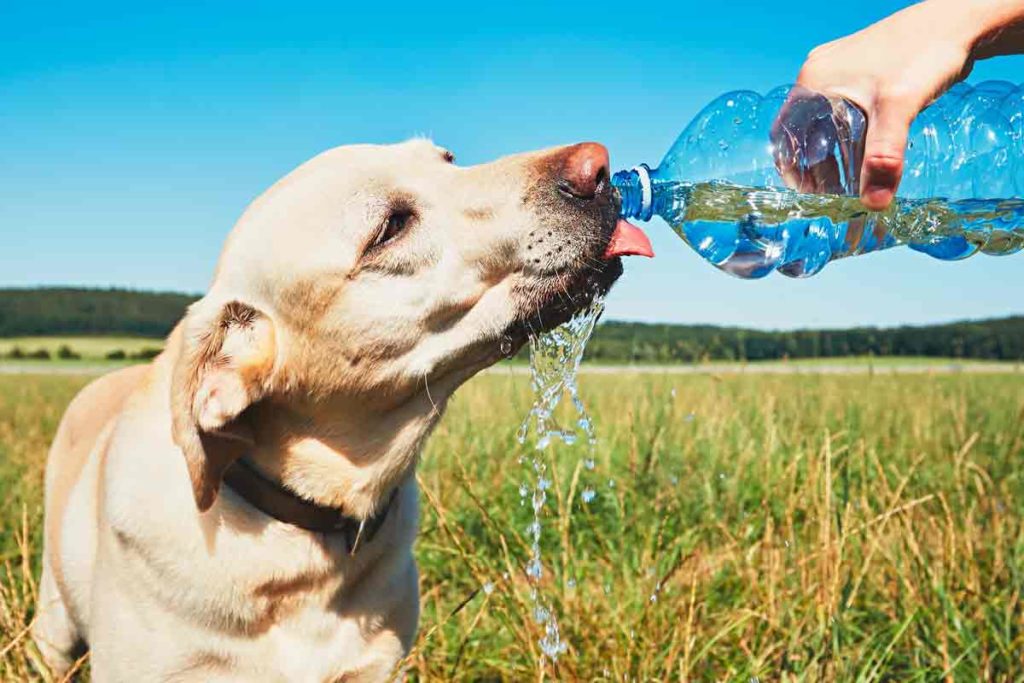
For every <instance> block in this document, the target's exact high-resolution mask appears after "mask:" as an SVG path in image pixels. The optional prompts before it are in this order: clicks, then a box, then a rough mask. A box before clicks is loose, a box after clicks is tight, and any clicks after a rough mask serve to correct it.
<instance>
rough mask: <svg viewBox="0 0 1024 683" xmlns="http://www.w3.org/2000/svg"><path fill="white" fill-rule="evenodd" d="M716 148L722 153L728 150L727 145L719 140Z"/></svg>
mask: <svg viewBox="0 0 1024 683" xmlns="http://www.w3.org/2000/svg"><path fill="white" fill-rule="evenodd" d="M718 148H719V149H720V150H722V151H723V152H724V151H726V150H728V149H729V143H728V142H727V141H725V140H719V141H718Z"/></svg>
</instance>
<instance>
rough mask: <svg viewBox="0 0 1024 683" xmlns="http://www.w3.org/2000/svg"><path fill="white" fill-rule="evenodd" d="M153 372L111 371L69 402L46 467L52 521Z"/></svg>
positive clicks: (140, 369)
mask: <svg viewBox="0 0 1024 683" xmlns="http://www.w3.org/2000/svg"><path fill="white" fill-rule="evenodd" d="M150 372H151V366H149V365H133V366H131V367H127V368H122V369H120V370H116V371H114V372H111V373H109V374H107V375H104V376H102V377H100V378H98V379H96V380H94V381H92V382H90V383H89V384H88V385H86V387H85V388H84V389H82V390H81V391H80V392H78V395H76V396H75V398H74V399H73V400H72V401H71V403H70V404H69V405H68V408H67V410H66V411H65V412H64V417H63V418H62V419H61V422H60V426H59V427H58V429H57V435H56V437H55V438H54V440H53V445H52V447H51V448H50V457H49V462H48V463H47V466H46V479H47V486H46V488H47V508H48V510H47V518H48V520H51V521H52V522H54V523H57V522H58V520H60V518H61V511H62V509H63V506H64V501H65V500H66V498H67V496H68V494H69V493H70V491H71V489H73V488H74V486H75V484H76V483H77V482H78V479H79V477H80V475H81V473H82V468H83V467H84V466H85V463H86V461H87V460H88V459H89V454H90V453H92V451H93V448H94V446H95V444H96V440H97V439H98V438H99V437H100V435H101V434H102V433H103V431H104V429H105V428H106V427H107V426H108V425H109V424H110V423H111V421H112V420H113V419H114V418H115V417H116V416H117V415H118V413H119V412H120V411H121V409H122V408H123V407H124V404H125V402H126V401H127V400H128V397H129V396H131V395H132V393H133V392H135V391H136V390H137V389H138V388H139V387H141V386H142V385H143V384H144V383H145V382H146V381H147V378H148V376H149V373H150ZM55 508H56V509H55Z"/></svg>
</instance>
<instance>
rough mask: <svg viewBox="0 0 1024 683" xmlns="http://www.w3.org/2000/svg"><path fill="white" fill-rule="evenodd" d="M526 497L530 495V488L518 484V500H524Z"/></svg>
mask: <svg viewBox="0 0 1024 683" xmlns="http://www.w3.org/2000/svg"><path fill="white" fill-rule="evenodd" d="M528 495H530V487H529V486H527V485H526V484H520V485H519V497H520V498H526V497H527V496H528Z"/></svg>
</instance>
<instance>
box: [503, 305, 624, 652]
mask: <svg viewBox="0 0 1024 683" xmlns="http://www.w3.org/2000/svg"><path fill="white" fill-rule="evenodd" d="M603 312H604V300H603V299H602V298H601V297H597V298H595V299H594V302H593V303H592V304H591V305H590V307H588V308H587V309H586V310H584V311H581V312H580V313H578V314H577V315H576V316H575V317H573V318H572V320H570V321H569V322H567V323H565V324H564V325H562V326H561V327H558V328H556V329H554V330H552V331H551V332H548V333H546V334H543V335H541V336H538V337H531V339H530V371H531V378H532V382H531V383H532V386H533V392H534V404H533V407H532V408H531V409H530V412H529V414H528V415H527V416H526V419H525V420H524V421H523V424H522V426H521V427H520V428H519V433H518V439H519V443H520V444H524V445H526V444H527V443H528V442H529V445H530V446H531V448H530V451H529V453H528V454H527V455H524V456H522V457H521V458H520V463H521V464H522V465H524V466H525V467H526V468H528V474H527V476H528V479H529V481H526V482H524V483H523V484H522V485H521V486H520V488H519V495H520V497H521V498H522V499H523V501H524V502H528V503H529V505H530V506H531V508H532V510H533V518H532V520H531V522H530V524H529V525H528V526H527V529H526V531H527V536H528V537H529V539H530V559H529V561H528V562H527V564H526V574H527V577H528V578H529V580H530V598H531V600H532V602H533V618H534V620H535V621H536V622H537V623H538V624H540V625H542V626H543V627H544V636H543V637H542V638H541V639H540V642H539V643H538V645H539V646H540V650H541V653H542V657H547V658H550V659H552V660H557V659H558V657H559V655H561V654H563V653H564V652H565V650H566V643H565V641H563V640H562V636H561V633H560V632H559V628H558V615H557V614H556V613H555V610H554V609H553V608H552V606H551V603H550V601H549V600H547V599H545V597H544V596H543V594H542V593H541V590H540V583H541V579H542V578H543V575H544V561H543V557H542V553H541V538H542V537H543V534H544V516H545V508H546V506H547V502H548V492H549V490H550V489H551V485H552V481H551V473H550V472H549V471H548V465H547V462H546V457H545V455H546V451H547V450H548V449H549V448H550V447H552V446H553V445H554V443H555V442H558V441H560V442H562V443H564V444H566V445H570V446H571V445H573V444H577V443H579V442H580V439H581V438H582V439H583V444H582V445H584V446H585V454H584V455H583V456H582V457H583V464H584V466H585V467H586V468H587V469H588V470H593V469H594V458H593V455H594V447H595V445H596V443H597V437H596V436H595V433H594V426H593V423H592V422H591V420H590V416H589V415H587V411H586V408H585V407H584V405H583V401H582V400H581V399H580V395H579V390H578V386H577V373H578V371H579V367H580V362H581V361H582V360H583V351H584V349H585V348H586V345H587V342H588V341H589V340H590V337H591V335H592V334H593V333H594V328H595V326H596V325H597V321H598V319H600V317H601V314H602V313H603ZM566 395H568V396H569V398H570V401H571V403H572V408H573V413H574V416H575V419H574V423H573V424H572V425H571V426H569V427H563V426H561V425H560V424H559V423H558V422H557V421H556V419H555V409H556V408H557V407H558V405H559V404H560V403H561V402H562V399H563V398H564V397H565V396H566ZM596 495H597V494H596V492H595V491H594V489H593V488H591V487H589V486H587V487H585V488H584V489H583V491H582V492H581V493H580V499H581V500H582V501H583V502H584V503H590V502H591V501H592V500H593V499H594V497H595V496H596ZM569 581H570V582H571V581H572V579H569Z"/></svg>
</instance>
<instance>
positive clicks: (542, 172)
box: [33, 140, 649, 683]
mask: <svg viewBox="0 0 1024 683" xmlns="http://www.w3.org/2000/svg"><path fill="white" fill-rule="evenodd" d="M616 216H617V199H616V197H615V193H614V190H613V189H612V188H611V186H610V184H609V178H608V157H607V152H606V151H605V149H604V148H603V147H601V146H600V145H596V144H593V143H585V144H581V145H575V146H571V147H565V148H559V149H555V150H547V151H543V152H536V153H531V154H523V155H519V156H514V157H509V158H505V159H501V160H499V161H496V162H494V163H490V164H485V165H480V166H475V167H467V168H461V167H458V166H456V165H455V164H454V163H453V158H452V155H451V154H450V153H449V152H447V151H445V150H443V149H440V148H438V147H436V146H434V145H433V144H432V143H430V142H428V141H425V140H414V141H410V142H407V143H404V144H399V145H394V146H353V147H342V148H338V149H334V150H331V151H329V152H326V153H325V154H322V155H320V156H318V157H316V158H315V159H313V160H311V161H309V162H307V163H306V164H304V165H302V166H300V167H299V168H298V169H296V170H295V171H294V172H292V173H290V174H289V175H288V176H286V177H285V178H284V179H282V180H281V181H280V182H278V183H277V184H276V185H274V186H273V187H272V188H270V190H269V191H267V192H266V193H265V194H263V195H262V196H261V197H259V198H258V199H256V201H255V202H253V204H252V205H251V206H250V207H249V208H248V210H247V211H246V212H245V213H244V215H243V216H242V217H241V219H240V220H239V221H238V224H237V225H236V226H235V228H234V230H233V231H232V233H231V234H230V236H229V237H228V239H227V243H226V244H225V246H224V250H223V253H222V256H221V258H220V262H219V264H218V267H217V270H216V273H215V276H214V279H213V283H212V285H211V287H210V290H209V293H208V294H207V295H206V296H204V297H203V298H202V299H201V300H199V301H198V302H196V303H195V304H194V305H192V306H191V307H190V308H189V310H188V312H187V314H186V316H185V318H184V319H183V320H182V322H181V323H180V324H179V325H178V327H177V328H176V329H175V330H174V332H173V333H172V334H171V336H170V338H169V339H168V343H167V349H166V351H165V352H164V353H163V355H161V356H160V357H159V358H157V359H156V360H155V361H154V363H153V364H152V365H149V366H140V367H132V368H128V369H124V370H120V371H118V372H115V373H112V374H110V375H107V376H105V377H103V378H101V379H99V380H97V381H95V382H94V383H92V384H91V385H89V386H88V387H86V388H85V389H84V390H83V391H82V392H81V393H80V394H79V395H78V397H77V398H75V400H74V402H73V403H72V404H71V406H70V407H69V408H68V410H67V413H66V415H65V416H64V419H63V421H62V423H61V425H60V428H59V430H58V432H57V436H56V438H55V440H54V443H53V447H52V450H51V453H50V458H49V462H48V465H47V471H46V526H45V553H44V560H43V576H42V581H41V588H40V598H39V605H38V614H37V617H36V621H35V624H34V628H33V633H34V637H35V640H36V643H37V644H38V646H39V647H40V649H41V650H42V652H43V654H44V656H45V658H46V660H47V662H48V663H49V664H50V665H51V666H52V668H53V669H54V670H55V671H57V672H62V671H66V670H67V668H68V667H69V666H70V664H71V663H72V661H73V660H74V659H75V658H76V657H77V656H80V655H81V654H82V653H83V652H84V651H85V649H86V648H88V649H89V650H90V652H91V666H92V671H93V676H94V678H95V680H98V681H104V682H105V681H130V682H133V683H138V682H141V681H289V682H294V681H364V680H366V681H376V680H382V679H386V678H388V677H389V676H390V675H391V674H392V672H393V670H394V668H395V666H396V664H397V663H398V662H399V660H400V659H401V657H402V656H403V654H404V653H405V652H407V651H408V649H409V647H410V645H411V643H412V640H413V637H414V634H415V631H416V625H417V618H418V598H419V591H418V586H417V574H416V566H415V564H414V562H413V555H412V544H413V538H414V535H415V533H416V524H417V509H416V508H417V492H416V485H415V480H414V477H413V476H412V475H413V469H414V467H415V464H416V460H417V456H418V454H419V452H420V450H421V448H422V446H423V443H424V440H425V439H426V438H427V435H428V434H429V433H430V431H431V429H432V428H433V427H434V425H435V424H436V423H437V420H438V418H439V417H440V415H441V412H442V410H443V409H444V406H445V402H446V401H447V399H448V398H449V396H451V394H452V392H453V391H454V390H455V389H456V388H457V387H458V386H459V385H460V384H462V383H463V382H465V381H466V380H467V379H468V378H469V377H471V376H472V375H473V374H475V373H476V372H478V371H480V370H481V369H482V368H485V367H487V366H488V365H491V364H492V363H494V362H495V361H497V360H498V359H499V358H500V357H501V356H502V352H501V349H502V346H503V344H502V341H503V340H511V341H512V346H513V349H517V348H519V347H520V346H521V345H522V344H523V342H524V340H525V339H526V337H527V335H528V334H529V333H530V332H534V331H539V330H541V329H545V328H549V327H551V326H554V325H557V324H559V323H561V322H563V321H565V320H566V319H567V318H568V317H569V316H571V315H572V313H574V312H575V311H576V310H578V309H579V308H580V307H582V306H584V305H586V304H587V303H588V302H589V301H590V300H591V298H592V297H593V296H594V294H595V292H599V291H603V290H606V289H607V288H608V287H609V286H610V285H611V284H612V282H613V281H614V280H615V279H616V278H617V277H618V276H619V274H620V273H621V265H620V261H619V259H618V258H617V256H620V255H624V254H627V253H641V252H646V251H647V250H648V249H649V245H645V244H644V240H645V238H643V237H642V233H639V231H638V230H637V229H636V228H633V227H632V226H629V225H628V224H625V223H622V222H618V221H617V219H616ZM504 347H505V349H506V352H507V349H508V341H505V343H504Z"/></svg>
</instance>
